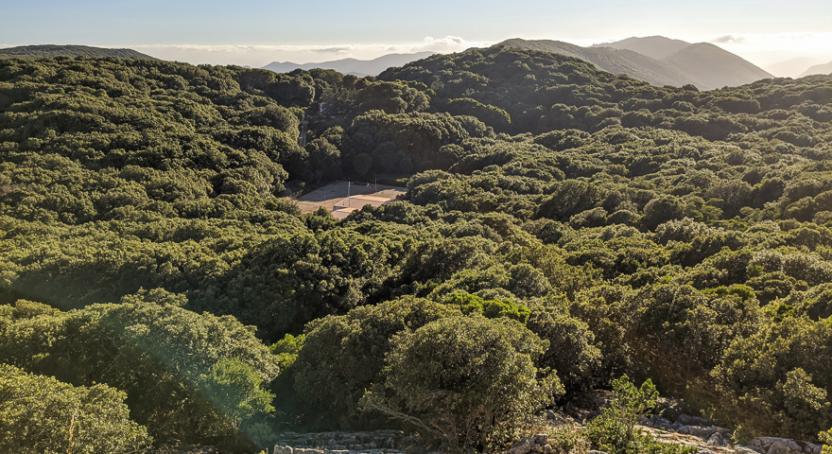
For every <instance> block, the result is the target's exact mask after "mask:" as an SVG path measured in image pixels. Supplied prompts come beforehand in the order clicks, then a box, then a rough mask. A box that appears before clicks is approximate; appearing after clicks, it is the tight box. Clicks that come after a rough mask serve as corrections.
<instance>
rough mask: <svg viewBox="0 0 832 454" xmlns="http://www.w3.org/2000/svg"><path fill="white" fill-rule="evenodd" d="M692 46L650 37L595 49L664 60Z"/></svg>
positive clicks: (669, 39)
mask: <svg viewBox="0 0 832 454" xmlns="http://www.w3.org/2000/svg"><path fill="white" fill-rule="evenodd" d="M688 46H690V43H688V42H685V41H682V40H680V39H671V38H665V37H664V36H648V37H645V38H636V37H633V38H627V39H623V40H621V41H616V42H612V43H604V44H596V45H595V46H593V47H612V48H613V49H626V50H632V51H634V52H638V53H640V54H642V55H646V56H648V57H650V58H655V59H656V60H663V59H665V58H667V57H669V56H671V55H673V54H675V53H676V52H679V51H681V50H682V49H684V48H686V47H688Z"/></svg>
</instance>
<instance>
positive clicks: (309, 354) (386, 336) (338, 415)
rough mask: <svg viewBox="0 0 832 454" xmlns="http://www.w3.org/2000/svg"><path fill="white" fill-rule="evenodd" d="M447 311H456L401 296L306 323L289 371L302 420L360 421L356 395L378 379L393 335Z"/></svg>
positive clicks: (327, 424)
mask: <svg viewBox="0 0 832 454" xmlns="http://www.w3.org/2000/svg"><path fill="white" fill-rule="evenodd" d="M452 315H459V311H458V310H457V309H455V308H451V307H448V306H445V305H442V304H437V303H433V302H431V301H428V300H423V299H418V298H413V297H406V298H402V299H399V300H394V301H389V302H386V303H383V304H380V305H378V306H365V307H360V308H357V309H353V310H352V311H350V312H349V313H347V314H346V315H343V316H337V317H335V316H330V317H326V318H323V319H319V320H316V321H314V322H312V323H310V324H309V326H308V327H307V330H306V337H305V339H304V342H303V346H302V347H301V349H300V351H299V352H298V356H297V360H295V362H294V364H293V366H292V372H291V373H292V376H293V383H294V384H293V390H294V392H295V393H296V394H297V398H298V400H299V402H298V405H299V408H298V412H299V413H300V414H301V416H302V417H303V419H304V422H305V423H306V424H307V426H309V427H314V428H318V427H322V428H327V429H331V428H352V427H360V426H361V425H362V424H363V423H365V421H364V420H363V419H362V418H361V415H359V412H358V401H359V399H361V396H362V395H363V393H364V391H365V389H367V387H369V386H370V385H371V384H373V383H375V382H378V381H380V380H381V379H382V376H381V369H382V367H383V366H384V355H385V353H387V351H388V350H389V349H390V339H391V338H392V337H393V335H395V334H396V333H399V332H402V331H405V332H408V331H410V330H415V329H418V328H419V327H421V326H422V325H425V324H426V323H429V322H432V321H434V320H438V319H440V318H444V317H449V316H452Z"/></svg>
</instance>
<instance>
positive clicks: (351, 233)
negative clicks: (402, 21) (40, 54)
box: [0, 46, 832, 454]
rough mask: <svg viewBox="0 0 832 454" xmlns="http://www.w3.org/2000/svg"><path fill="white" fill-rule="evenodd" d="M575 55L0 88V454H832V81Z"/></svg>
mask: <svg viewBox="0 0 832 454" xmlns="http://www.w3.org/2000/svg"><path fill="white" fill-rule="evenodd" d="M566 50H569V49H568V48H567V49H566ZM571 51H576V50H574V49H573V50H571ZM615 55H617V54H615ZM579 57H580V56H566V55H561V54H559V53H552V52H548V51H541V50H528V49H516V48H513V47H506V46H496V47H492V48H486V49H470V50H467V51H465V52H460V53H456V54H451V55H433V56H430V57H427V58H424V59H421V60H418V61H414V62H411V63H408V64H406V65H404V66H401V67H395V68H390V69H387V70H385V71H384V72H383V73H381V74H380V75H379V77H378V78H356V77H352V76H345V75H344V74H341V73H338V72H335V71H332V70H319V69H315V70H311V71H303V70H300V71H295V72H293V73H291V74H277V73H274V72H270V71H267V70H263V69H250V68H241V67H235V66H228V67H225V66H209V65H203V66H192V65H187V64H181V63H171V62H164V61H153V60H139V59H112V58H106V59H95V58H90V59H72V60H70V59H64V58H43V59H17V60H11V59H5V60H0V150H2V153H0V195H2V197H0V396H11V398H9V399H5V400H2V399H0V425H3V426H2V429H3V430H4V432H3V433H4V434H7V435H6V436H3V437H0V452H20V451H21V448H20V447H21V446H24V447H25V448H26V449H27V450H28V451H26V452H44V451H48V450H51V451H55V452H68V451H72V452H78V450H77V449H75V450H73V448H78V447H79V446H84V447H85V449H86V450H87V451H89V452H122V451H126V450H131V451H135V452H142V453H151V452H181V451H186V452H188V451H193V450H194V449H200V450H203V451H207V450H209V447H212V448H213V449H214V450H215V451H218V452H230V453H241V454H242V453H250V452H258V451H260V450H266V451H267V452H274V451H275V449H274V447H275V444H278V443H282V441H283V440H285V439H286V438H292V437H294V434H293V433H294V432H301V433H303V432H324V433H325V434H324V435H326V433H329V432H331V431H355V430H372V429H379V428H387V429H395V430H394V431H393V432H392V433H394V434H396V435H394V437H400V435H399V434H398V432H396V431H398V430H402V431H403V432H405V434H407V436H408V437H409V438H410V441H411V442H412V443H414V445H413V446H410V451H413V452H430V451H431V450H434V449H436V450H439V451H440V452H449V453H466V454H467V453H472V452H473V453H477V452H480V453H490V452H506V451H508V450H510V449H511V448H512V446H513V445H514V446H517V449H516V450H515V451H514V452H530V450H529V449H532V448H529V445H530V444H535V445H545V446H540V447H539V449H538V447H537V446H536V447H535V448H534V449H537V452H553V453H558V454H561V453H567V452H570V451H571V452H576V451H577V452H584V453H585V452H589V450H590V449H594V450H602V451H603V452H608V453H611V454H612V453H615V452H624V451H626V452H639V453H640V452H650V453H656V454H687V453H689V452H692V451H691V449H688V448H685V447H683V446H680V445H679V440H681V439H682V437H674V436H672V435H671V436H667V434H665V433H664V432H660V431H657V430H651V431H644V432H641V431H640V429H639V431H638V432H633V433H627V430H626V428H628V427H637V426H638V425H639V424H646V423H650V424H653V425H658V426H662V427H664V428H668V427H676V428H677V429H679V430H680V431H681V430H682V429H681V427H682V426H685V427H686V429H685V430H687V431H688V435H686V436H685V437H687V438H685V440H688V441H690V440H691V439H694V442H695V444H696V445H697V446H699V445H706V444H707V442H708V440H704V439H699V438H698V437H697V436H696V434H703V433H705V432H708V433H707V434H705V436H706V437H708V438H709V439H711V441H712V442H713V440H716V441H718V442H719V443H720V444H730V443H733V440H749V445H751V446H763V447H765V451H766V452H771V449H774V448H773V447H772V448H771V449H769V447H770V445H772V444H773V443H775V441H776V443H778V446H779V445H783V444H785V445H789V444H790V443H792V442H790V441H782V442H781V441H779V440H775V441H772V440H773V439H771V438H757V437H761V436H777V437H789V438H794V439H798V440H806V441H808V442H819V441H820V440H826V439H827V438H829V439H830V441H832V433H829V432H827V431H828V430H829V428H830V427H832V413H830V411H829V409H830V408H832V401H830V396H832V349H830V348H829V346H830V345H832V305H830V295H831V294H832V284H830V282H832V254H831V253H830V250H832V170H830V169H832V76H811V77H806V78H803V79H799V80H791V79H767V80H762V81H757V82H755V83H753V84H749V85H743V86H740V87H734V88H723V89H718V90H712V91H699V90H696V89H695V88H693V87H684V88H672V87H663V86H656V85H651V84H648V83H646V82H643V81H640V80H635V79H633V78H630V77H619V76H616V75H613V74H611V73H609V72H604V71H601V70H599V69H598V68H596V67H595V65H593V64H591V63H588V62H587V61H585V60H584V59H582V58H579ZM645 58H649V57H645ZM341 180H347V181H349V182H350V183H348V185H350V184H353V185H356V184H360V185H362V186H365V187H369V186H370V184H369V183H366V182H374V181H376V180H378V182H379V183H384V184H395V185H396V186H400V187H405V188H406V194H405V195H404V197H403V198H402V199H400V200H395V201H392V202H390V203H386V204H380V205H379V206H373V205H370V206H366V207H364V208H362V209H357V210H356V211H355V212H353V213H352V214H350V215H349V216H347V217H346V219H343V220H336V219H335V218H333V217H332V215H331V214H330V213H329V212H328V211H327V210H326V209H323V210H319V211H316V212H312V213H302V212H301V211H300V210H299V209H298V207H297V206H296V205H295V204H294V203H293V202H291V199H290V197H289V196H295V195H296V194H298V193H307V194H308V193H314V189H316V188H319V187H322V186H325V185H326V184H327V183H331V182H334V181H341ZM659 396H662V397H663V399H660V398H659ZM20 402H25V407H22V406H21V405H20V404H19V403H20ZM21 408H25V410H26V411H20V410H21ZM705 418H707V419H705ZM76 420H77V421H79V423H78V424H79V427H81V428H82V429H83V430H80V429H79V430H78V431H77V432H73V429H68V428H67V425H68V423H67V421H76ZM569 421H574V423H571V422H569ZM685 421H687V422H685ZM691 421H693V422H691ZM691 424H694V426H690V425H691ZM717 424H718V425H720V426H723V427H725V429H721V428H717V427H715V426H716V425H717ZM73 427H74V426H73ZM689 427H695V428H693V429H690V428H689ZM621 428H624V429H621ZM697 428H698V429H697ZM67 431H69V433H70V434H73V438H71V437H67ZM714 433H718V437H717V438H712V436H713V434H714ZM374 436H379V435H378V433H376V434H375V435H374ZM336 438H337V437H336ZM341 438H347V439H350V438H351V439H352V441H353V442H356V443H358V442H364V441H366V439H364V438H362V436H352V435H346V436H344V437H341ZM793 445H797V444H796V443H793ZM797 446H800V448H801V449H800V450H801V451H803V446H806V452H817V450H819V449H820V448H819V447H817V446H814V445H813V446H809V445H797ZM29 447H31V449H30V448H29ZM621 447H624V448H621ZM526 448H529V449H526ZM713 448H714V451H716V452H730V451H729V450H730V449H733V448H730V447H728V446H718V447H717V446H714V447H713ZM815 448H817V449H815ZM362 449H363V448H362ZM524 449H525V450H524ZM761 449H762V448H761ZM778 449H779V448H778ZM403 450H404V449H403ZM277 452H291V451H288V450H287V449H284V448H280V449H279V450H277ZM742 452H748V451H742Z"/></svg>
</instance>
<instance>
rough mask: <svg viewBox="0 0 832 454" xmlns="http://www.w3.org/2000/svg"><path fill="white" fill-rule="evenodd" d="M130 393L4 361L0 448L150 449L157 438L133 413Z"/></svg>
mask: <svg viewBox="0 0 832 454" xmlns="http://www.w3.org/2000/svg"><path fill="white" fill-rule="evenodd" d="M126 397H127V396H126V394H125V393H124V392H122V391H119V390H117V389H115V388H111V387H109V386H106V385H93V386H90V387H83V386H77V387H76V386H72V385H69V384H67V383H63V382H60V381H58V380H56V379H54V378H52V377H47V376H42V375H33V374H30V373H27V372H25V371H23V370H21V369H18V368H16V367H13V366H9V365H6V364H0V451H3V452H8V453H12V452H14V453H20V454H40V453H55V454H57V453H69V452H71V453H81V454H98V453H105V452H135V453H140V452H146V451H149V449H150V447H151V444H152V441H153V439H152V438H151V437H150V436H149V435H148V434H147V429H145V428H144V427H143V426H140V425H139V424H137V423H135V422H133V421H132V420H131V419H130V411H129V410H128V409H127V405H125V404H124V399H125V398H126Z"/></svg>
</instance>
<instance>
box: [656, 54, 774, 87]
mask: <svg viewBox="0 0 832 454" xmlns="http://www.w3.org/2000/svg"><path fill="white" fill-rule="evenodd" d="M664 61H666V62H668V63H670V64H672V65H673V66H674V67H676V68H678V69H679V70H680V71H682V72H684V73H685V74H688V75H689V76H691V77H692V78H693V79H694V80H696V84H697V86H698V87H701V88H704V89H714V88H722V87H736V86H739V85H744V84H748V83H751V82H755V81H758V80H761V79H770V78H771V77H772V75H771V74H769V73H767V72H765V71H764V70H762V69H760V68H759V67H757V66H755V65H754V64H753V63H750V62H748V61H746V60H743V59H742V58H740V57H738V56H737V55H734V54H732V53H730V52H728V51H726V50H724V49H722V48H720V47H718V46H715V45H713V44H708V43H699V44H691V45H690V46H688V47H686V48H684V49H682V50H680V51H679V52H677V53H675V54H673V55H671V56H669V57H667V58H665V60H664Z"/></svg>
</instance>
